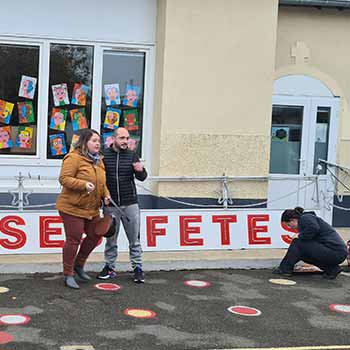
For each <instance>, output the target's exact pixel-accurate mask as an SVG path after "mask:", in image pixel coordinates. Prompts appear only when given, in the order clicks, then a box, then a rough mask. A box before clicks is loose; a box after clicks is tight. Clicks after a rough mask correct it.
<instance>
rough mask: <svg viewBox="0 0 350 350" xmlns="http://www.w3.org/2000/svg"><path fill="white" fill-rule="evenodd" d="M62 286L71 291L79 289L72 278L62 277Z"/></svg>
mask: <svg viewBox="0 0 350 350" xmlns="http://www.w3.org/2000/svg"><path fill="white" fill-rule="evenodd" d="M64 284H65V285H66V286H67V287H69V288H72V289H80V287H79V285H78V283H77V282H76V281H75V279H74V277H73V276H64Z"/></svg>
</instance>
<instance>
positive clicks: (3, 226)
mask: <svg viewBox="0 0 350 350" xmlns="http://www.w3.org/2000/svg"><path fill="white" fill-rule="evenodd" d="M10 223H14V224H16V225H23V226H24V225H25V224H26V222H25V221H24V219H23V218H21V217H20V216H15V215H13V216H5V217H4V218H2V219H1V220H0V231H1V232H2V233H4V234H5V235H8V236H11V237H14V238H15V239H16V240H15V241H14V242H11V241H10V240H8V239H4V238H1V239H0V245H1V246H3V247H4V248H6V249H20V248H22V247H23V246H24V245H25V244H26V242H27V236H26V234H25V232H24V231H22V230H19V229H17V228H14V227H11V226H10Z"/></svg>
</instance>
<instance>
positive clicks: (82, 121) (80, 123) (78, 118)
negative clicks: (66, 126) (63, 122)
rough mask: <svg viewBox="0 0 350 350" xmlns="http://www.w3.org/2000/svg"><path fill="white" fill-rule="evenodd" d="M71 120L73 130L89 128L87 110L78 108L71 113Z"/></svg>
mask: <svg viewBox="0 0 350 350" xmlns="http://www.w3.org/2000/svg"><path fill="white" fill-rule="evenodd" d="M69 113H70V118H71V120H72V127H73V130H74V131H76V130H80V129H86V128H88V127H89V126H88V122H87V120H86V116H85V109H84V108H76V109H72V110H70V111H69Z"/></svg>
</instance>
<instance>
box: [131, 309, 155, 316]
mask: <svg viewBox="0 0 350 350" xmlns="http://www.w3.org/2000/svg"><path fill="white" fill-rule="evenodd" d="M128 314H129V315H130V316H134V317H149V316H152V312H149V311H147V310H129V312H128Z"/></svg>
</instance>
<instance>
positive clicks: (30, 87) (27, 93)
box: [18, 75, 37, 100]
mask: <svg viewBox="0 0 350 350" xmlns="http://www.w3.org/2000/svg"><path fill="white" fill-rule="evenodd" d="M36 82H37V79H36V78H33V77H28V76H26V75H22V78H21V84H20V86H19V92H18V96H20V97H24V98H29V99H31V100H32V99H33V98H34V94H35V87H36Z"/></svg>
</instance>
